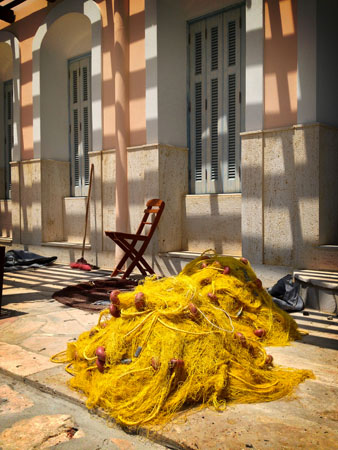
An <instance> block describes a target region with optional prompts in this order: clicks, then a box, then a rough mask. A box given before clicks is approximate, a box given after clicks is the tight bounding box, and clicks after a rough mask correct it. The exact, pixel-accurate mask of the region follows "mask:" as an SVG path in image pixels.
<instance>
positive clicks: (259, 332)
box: [254, 328, 266, 338]
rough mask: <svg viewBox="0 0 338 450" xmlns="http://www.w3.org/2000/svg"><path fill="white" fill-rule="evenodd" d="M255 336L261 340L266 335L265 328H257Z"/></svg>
mask: <svg viewBox="0 0 338 450" xmlns="http://www.w3.org/2000/svg"><path fill="white" fill-rule="evenodd" d="M254 334H255V336H257V337H259V338H261V337H263V336H265V335H266V331H265V330H264V329H263V328H257V329H256V330H254Z"/></svg>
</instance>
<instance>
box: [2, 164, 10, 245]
mask: <svg viewBox="0 0 338 450" xmlns="http://www.w3.org/2000/svg"><path fill="white" fill-rule="evenodd" d="M0 175H1V172H0ZM0 236H1V237H12V201H11V200H0Z"/></svg>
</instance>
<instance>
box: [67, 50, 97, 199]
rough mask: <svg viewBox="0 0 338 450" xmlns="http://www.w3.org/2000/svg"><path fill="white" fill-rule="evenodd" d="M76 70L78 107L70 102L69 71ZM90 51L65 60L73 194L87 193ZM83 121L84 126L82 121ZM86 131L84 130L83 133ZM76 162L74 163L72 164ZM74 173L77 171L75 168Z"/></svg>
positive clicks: (72, 92)
mask: <svg viewBox="0 0 338 450" xmlns="http://www.w3.org/2000/svg"><path fill="white" fill-rule="evenodd" d="M75 68H76V71H77V73H78V78H77V79H78V84H77V94H76V95H77V99H78V105H79V106H78V108H74V107H73V105H72V98H74V90H73V89H74V84H73V79H72V71H73V72H74V69H75ZM85 68H86V69H87V73H86V78H87V80H86V83H87V84H86V90H87V98H85V95H84V87H85V86H84V85H83V81H82V80H83V73H84V69H85ZM91 94H92V93H91V54H90V53H86V54H83V55H79V56H77V57H75V58H71V59H69V60H68V111H69V118H68V122H69V160H70V179H71V194H72V196H74V197H83V196H86V195H88V186H89V152H90V151H91V150H92V142H93V136H92V104H91V102H92V95H91ZM74 110H77V111H78V115H77V117H78V129H77V133H78V150H79V154H78V163H76V154H75V148H74V133H75V130H76V127H75V124H74V114H73V112H74ZM85 122H87V127H86V126H85V125H84V123H85ZM86 132H87V133H86ZM77 164H78V167H76V165H77ZM76 169H77V171H78V174H77V171H76Z"/></svg>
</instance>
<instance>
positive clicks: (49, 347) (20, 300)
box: [0, 265, 338, 450]
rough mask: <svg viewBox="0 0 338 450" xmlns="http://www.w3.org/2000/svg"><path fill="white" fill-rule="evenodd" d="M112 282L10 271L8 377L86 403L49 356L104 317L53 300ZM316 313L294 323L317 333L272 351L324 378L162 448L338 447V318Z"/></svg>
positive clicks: (2, 364) (172, 438)
mask: <svg viewBox="0 0 338 450" xmlns="http://www.w3.org/2000/svg"><path fill="white" fill-rule="evenodd" d="M258 275H259V274H258ZM108 276H109V272H107V271H93V272H90V273H88V272H81V271H76V270H72V269H70V268H69V267H68V266H64V265H53V266H50V267H46V268H42V269H31V270H24V271H19V272H14V273H5V278H4V296H3V309H2V314H1V318H0V371H2V373H5V374H7V375H10V376H11V377H16V378H17V379H20V380H23V381H25V383H26V384H27V383H28V384H31V385H32V386H34V387H38V388H39V389H41V390H44V391H46V392H48V393H51V394H53V395H56V396H57V397H59V398H64V399H66V400H71V401H72V402H74V403H78V404H80V405H83V402H84V398H83V396H81V395H80V394H78V393H75V392H73V391H71V390H69V389H68V387H67V385H66V382H67V379H68V377H69V375H67V374H66V372H65V371H64V367H63V366H62V365H55V364H53V363H51V362H50V360H49V358H50V356H51V355H53V354H55V353H57V352H59V351H61V350H63V349H65V347H66V345H67V342H70V341H72V340H75V339H76V338H77V337H78V335H79V334H80V333H81V332H82V331H85V330H88V329H89V328H90V327H91V326H92V325H93V324H95V323H96V321H97V318H98V314H97V313H90V312H85V311H81V310H78V309H74V308H69V307H66V306H64V305H62V304H60V303H58V302H57V301H54V300H52V299H51V295H52V293H53V292H54V291H56V290H59V289H61V288H62V287H65V286H68V285H69V284H77V283H79V282H81V281H89V280H90V279H94V278H98V277H108ZM270 276H271V274H270ZM277 279H278V278H277V277H276V280H277ZM308 312H309V315H303V313H297V314H294V317H295V319H296V320H297V322H298V323H299V325H300V327H301V328H303V329H304V330H307V331H308V332H309V335H307V336H305V337H304V339H303V341H302V342H296V343H293V344H292V345H291V346H289V347H283V348H281V347H275V348H272V349H270V353H272V354H273V356H274V361H276V363H278V364H280V365H283V366H289V367H296V368H307V369H312V370H313V371H314V373H315V375H316V380H308V381H306V382H305V383H302V384H301V385H300V386H299V388H298V389H297V392H296V396H295V397H294V398H293V399H292V400H290V399H283V400H279V401H276V402H271V403H262V404H253V405H236V406H229V407H228V409H227V410H226V411H225V412H224V413H216V412H214V411H209V410H202V411H200V412H196V413H194V414H191V415H189V416H188V418H187V420H186V421H181V422H179V423H174V424H169V425H168V426H166V427H165V428H163V429H161V430H158V432H157V435H156V438H157V439H158V442H160V443H162V444H163V445H167V446H169V447H171V448H178V449H179V448H192V449H203V450H204V449H205V450H209V449H210V450H211V449H227V448H230V449H234V450H236V449H242V448H256V449H260V448H273V449H279V448H304V449H309V448H311V449H313V448H323V449H335V448H337V449H338V431H337V429H338V427H337V422H338V415H337V411H338V408H337V406H338V353H337V349H338V320H337V317H332V318H331V317H329V316H328V315H327V314H324V313H321V312H318V311H308ZM330 319H332V320H330ZM0 395H1V390H0ZM141 431H142V430H141ZM111 445H112V447H111V448H114V447H113V445H115V444H111ZM149 446H150V443H149ZM73 448H75V447H73ZM78 448H81V447H78ZM149 448H151V447H149Z"/></svg>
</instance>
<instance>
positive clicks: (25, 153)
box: [0, 0, 48, 160]
mask: <svg viewBox="0 0 338 450" xmlns="http://www.w3.org/2000/svg"><path fill="white" fill-rule="evenodd" d="M14 11H15V15H16V19H15V23H14V24H13V25H9V24H6V23H5V22H2V21H1V22H0V30H8V31H10V32H12V33H13V34H14V35H15V36H16V37H17V38H18V40H19V45H20V56H21V67H20V70H21V159H23V160H25V159H31V158H33V96H32V77H33V73H32V68H33V67H32V45H33V39H34V36H35V33H36V31H37V29H38V28H39V26H40V24H41V22H42V21H43V19H44V17H45V16H46V14H47V11H48V9H47V8H46V2H45V1H44V0H35V1H34V2H33V3H32V2H24V3H22V4H21V5H19V6H17V7H16V8H15V10H14Z"/></svg>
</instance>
